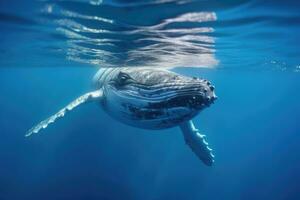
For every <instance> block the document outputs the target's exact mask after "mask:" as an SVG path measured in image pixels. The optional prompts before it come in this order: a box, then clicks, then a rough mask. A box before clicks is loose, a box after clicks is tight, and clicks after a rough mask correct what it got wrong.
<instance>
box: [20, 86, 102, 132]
mask: <svg viewBox="0 0 300 200" xmlns="http://www.w3.org/2000/svg"><path fill="white" fill-rule="evenodd" d="M101 97H102V90H96V91H93V92H88V93H86V94H84V95H82V96H80V97H78V98H77V99H75V100H74V101H72V102H71V103H69V104H68V105H67V106H66V107H64V108H63V109H61V110H60V111H58V112H57V113H55V114H54V115H52V116H50V117H49V118H47V119H45V120H44V121H41V122H40V123H38V124H37V125H36V126H34V127H32V128H31V129H30V130H29V131H28V132H27V133H26V135H25V136H26V137H29V136H31V135H32V134H34V133H38V132H39V131H40V130H42V129H45V128H47V127H48V125H49V124H51V123H54V122H55V121H56V120H57V119H60V118H62V117H64V116H65V115H66V114H67V113H68V112H69V111H71V110H73V109H74V108H76V107H77V106H79V105H81V104H83V103H86V102H89V101H92V100H97V99H100V98H101Z"/></svg>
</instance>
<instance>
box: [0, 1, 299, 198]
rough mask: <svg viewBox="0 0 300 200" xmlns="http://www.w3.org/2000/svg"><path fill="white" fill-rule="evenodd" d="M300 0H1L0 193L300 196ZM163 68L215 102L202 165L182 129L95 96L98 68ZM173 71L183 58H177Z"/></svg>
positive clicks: (207, 119)
mask: <svg viewBox="0 0 300 200" xmlns="http://www.w3.org/2000/svg"><path fill="white" fill-rule="evenodd" d="M299 11H300V4H299V3H298V2H297V1H289V0H288V1H268V0H267V1H242V0H239V1H226V2H225V1H224V2H220V1H188V0H186V1H185V0H182V1H172V0H170V1H168V0H166V1H163V0H162V1H150V0H145V1H134V0H130V1H125V0H118V1H105V0H103V1H97V0H91V1H84V0H76V1H75V0H74V1H29V0H26V1H17V0H11V1H8V0H2V1H1V2H0V24H1V31H0V52H1V53H0V94H1V96H0V136H1V140H0V199H1V200H12V199H13V200H14V199H16V200H17V199H72V200H73V199H110V200H111V199H122V200H125V199H126V200H127V199H143V200H161V199H185V200H190V199H191V200H194V199H209V200H219V199H224V200H240V199H243V200H247V199H251V200H253V199H276V200H277V199H278V200H297V199H300V195H299V181H300V173H299V168H300V161H299V158H300V147H299V142H300V136H299V130H300V125H299V119H300V107H299V100H300V94H299V92H297V91H300V78H299V71H300V59H299V52H300V51H299V35H300V30H299V27H300V26H299V25H300V14H299V13H300V12H299ZM118 66H132V67H135V66H151V67H168V68H172V70H173V71H176V72H178V73H181V74H185V75H189V76H198V77H205V78H206V79H208V80H210V81H211V82H212V83H213V84H214V85H215V87H216V94H217V95H218V97H219V99H218V100H217V101H216V103H215V104H214V105H212V106H211V107H209V108H207V109H205V110H204V111H203V112H201V113H200V114H199V115H198V116H197V117H196V118H195V119H194V122H195V124H196V126H197V128H198V129H199V130H200V131H201V133H204V134H206V135H207V140H208V142H209V144H210V146H211V147H212V148H213V149H214V154H215V155H216V159H215V160H216V161H215V164H214V166H212V167H207V166H205V165H203V164H202V162H201V161H199V159H198V158H197V157H196V156H195V155H194V154H193V153H192V152H191V150H190V149H189V148H188V147H187V146H186V145H185V143H184V140H183V136H182V134H181V132H180V130H179V128H172V129H166V130H160V131H148V130H142V129H137V128H133V127H130V126H127V125H124V124H122V123H120V122H118V121H116V120H114V119H112V118H110V117H109V116H108V115H107V114H106V113H104V111H102V110H101V108H100V107H99V106H98V105H96V104H87V105H85V106H82V107H80V108H79V109H77V110H75V111H74V112H72V113H71V114H69V115H68V116H67V117H65V118H64V119H63V120H60V121H58V122H57V123H56V124H54V125H52V126H49V127H48V128H47V129H46V130H44V131H43V132H41V134H38V135H34V136H32V137H30V138H25V137H24V135H25V133H26V131H27V130H28V129H29V128H31V127H32V126H33V125H34V124H36V123H37V122H39V121H41V120H43V119H45V118H46V117H48V116H49V115H50V114H53V113H54V112H56V111H58V110H59V109H60V108H62V107H63V106H64V105H66V104H67V103H69V102H70V101H72V100H73V99H75V98H76V97H78V96H80V95H81V94H83V93H85V92H87V91H90V90H91V88H92V84H91V79H92V77H93V75H94V74H95V73H96V72H97V70H98V69H99V67H118ZM174 67H176V68H174Z"/></svg>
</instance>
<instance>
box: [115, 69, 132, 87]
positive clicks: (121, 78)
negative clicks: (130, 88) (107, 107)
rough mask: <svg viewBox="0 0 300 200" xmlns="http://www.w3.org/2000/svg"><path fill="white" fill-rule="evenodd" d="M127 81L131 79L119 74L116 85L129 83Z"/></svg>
mask: <svg viewBox="0 0 300 200" xmlns="http://www.w3.org/2000/svg"><path fill="white" fill-rule="evenodd" d="M128 80H131V77H130V76H129V75H128V74H126V73H124V72H120V73H119V75H118V78H117V84H118V85H119V86H122V85H125V84H127V83H129V82H128Z"/></svg>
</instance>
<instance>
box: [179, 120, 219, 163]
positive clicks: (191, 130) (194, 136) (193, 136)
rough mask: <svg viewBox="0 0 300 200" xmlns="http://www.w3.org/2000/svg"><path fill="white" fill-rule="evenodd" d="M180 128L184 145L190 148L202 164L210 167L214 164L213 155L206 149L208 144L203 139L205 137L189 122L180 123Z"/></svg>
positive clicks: (209, 149) (210, 150)
mask: <svg viewBox="0 0 300 200" xmlns="http://www.w3.org/2000/svg"><path fill="white" fill-rule="evenodd" d="M180 128H181V130H182V132H183V136H184V140H185V142H186V144H187V145H189V146H190V147H191V149H192V150H193V152H194V153H195V154H196V155H197V156H198V157H199V158H200V160H202V161H203V162H204V164H206V165H208V166H211V165H212V164H213V162H214V155H213V154H212V149H211V148H209V147H208V143H207V142H206V141H205V139H204V138H205V135H201V134H200V133H199V131H198V130H197V129H196V128H195V126H194V123H193V122H192V121H191V120H190V121H187V122H184V123H182V124H181V125H180Z"/></svg>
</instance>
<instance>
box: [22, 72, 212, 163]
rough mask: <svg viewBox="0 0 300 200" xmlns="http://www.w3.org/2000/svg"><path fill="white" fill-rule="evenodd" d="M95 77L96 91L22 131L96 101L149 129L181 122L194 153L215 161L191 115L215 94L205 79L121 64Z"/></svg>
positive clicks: (39, 127) (125, 120)
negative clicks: (122, 65)
mask: <svg viewBox="0 0 300 200" xmlns="http://www.w3.org/2000/svg"><path fill="white" fill-rule="evenodd" d="M93 82H94V85H95V90H94V91H92V92H88V93H86V94H84V95H82V96H80V97H78V98H77V99H75V100H74V101H72V102H71V103H69V104H68V105H67V106H66V107H64V108H63V109H61V110H59V111H58V112H57V113H56V114H54V115H52V116H51V117H49V118H48V119H46V120H44V121H42V122H40V123H39V124H37V125H36V126H34V127H33V128H31V129H30V130H29V131H28V132H27V133H26V136H27V137H28V136H30V135H32V134H35V133H38V132H39V131H40V130H42V129H45V128H47V126H48V125H49V124H51V123H53V122H55V121H56V120H57V119H59V118H62V117H64V116H65V115H66V114H67V113H69V112H70V111H72V110H73V109H74V108H76V107H78V106H79V105H82V104H84V103H87V102H96V103H98V104H99V105H100V106H101V107H102V108H103V110H105V111H106V112H107V113H108V114H109V115H110V116H111V117H113V118H115V119H117V120H119V121H121V122H123V123H125V124H128V125H130V126H134V127H138V128H143V129H152V130H155V129H165V128H170V127H175V126H178V127H180V129H181V131H182V133H183V138H184V140H185V142H186V144H187V145H188V146H189V147H190V148H191V149H192V150H193V152H194V153H195V154H196V155H197V156H198V158H200V160H202V161H203V163H204V164H206V165H208V166H211V165H212V164H213V162H214V155H213V153H212V149H211V148H210V147H209V146H208V143H207V141H206V140H205V135H202V134H201V133H200V132H199V131H198V129H196V128H195V125H194V123H193V121H192V118H193V117H195V116H196V115H197V114H198V113H199V112H200V111H201V110H203V109H204V108H206V107H208V106H210V104H212V103H213V102H214V101H215V100H216V99H217V96H216V95H215V93H214V86H213V85H212V84H211V83H210V82H209V81H207V80H205V79H200V78H196V77H188V76H183V75H180V74H177V73H175V72H172V71H169V70H166V69H153V68H142V67H139V68H128V67H120V68H101V69H100V70H99V71H98V72H97V73H96V75H95V76H94V80H93Z"/></svg>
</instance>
